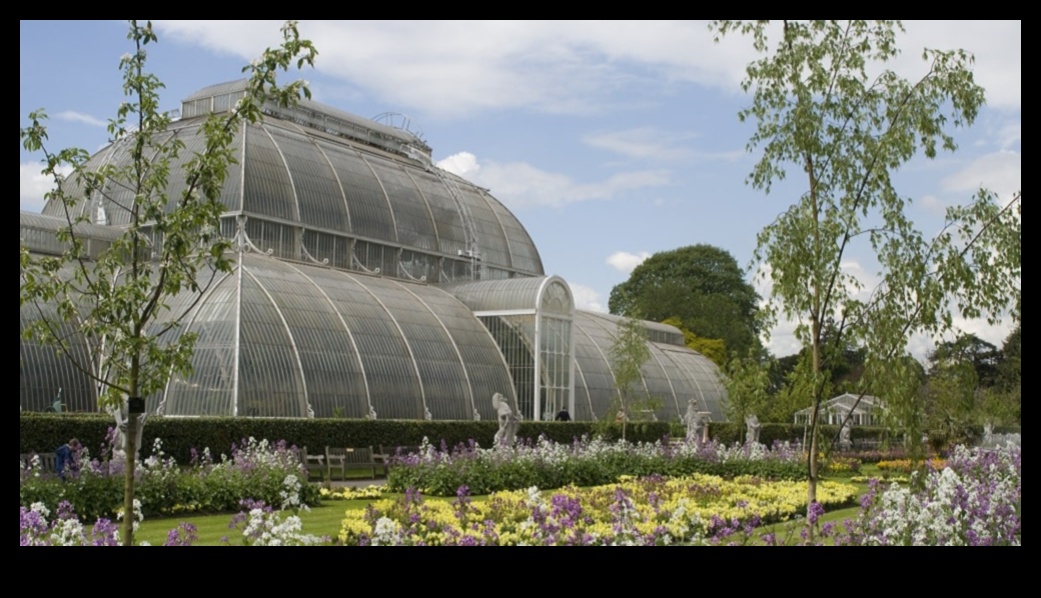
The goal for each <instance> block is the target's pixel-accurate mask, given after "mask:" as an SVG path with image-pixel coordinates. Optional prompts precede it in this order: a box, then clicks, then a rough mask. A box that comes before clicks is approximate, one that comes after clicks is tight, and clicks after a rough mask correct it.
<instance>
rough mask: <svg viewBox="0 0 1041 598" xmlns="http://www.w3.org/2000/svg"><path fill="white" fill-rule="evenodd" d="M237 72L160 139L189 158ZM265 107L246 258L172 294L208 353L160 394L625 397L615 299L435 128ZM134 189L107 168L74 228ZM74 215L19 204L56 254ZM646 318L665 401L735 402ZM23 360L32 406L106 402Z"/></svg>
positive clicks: (193, 406)
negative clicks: (578, 289)
mask: <svg viewBox="0 0 1041 598" xmlns="http://www.w3.org/2000/svg"><path fill="white" fill-rule="evenodd" d="M242 90H243V88H242V83H241V82H234V83H228V84H221V85H217V86H212V87H209V88H206V89H203V90H200V91H199V92H197V93H196V94H193V96H192V97H190V98H188V99H187V100H185V102H184V104H183V111H182V112H183V114H184V116H185V118H184V119H183V120H179V121H176V122H174V123H172V124H171V126H170V128H169V130H168V131H167V132H166V133H165V136H163V139H161V140H160V141H165V140H169V139H171V138H173V137H177V138H179V139H180V140H182V141H183V142H184V143H185V149H184V150H182V151H181V153H180V158H179V160H180V161H182V162H183V161H187V160H188V159H189V158H190V157H191V156H192V155H193V154H194V153H195V152H200V151H202V149H203V148H202V145H201V139H200V138H199V136H198V135H197V133H198V131H199V129H200V127H201V126H202V124H203V119H204V118H205V117H206V115H208V114H210V113H213V112H221V111H225V110H229V109H231V108H232V107H233V106H234V105H235V102H236V101H237V100H238V98H241V97H242ZM264 110H265V113H266V114H267V118H266V120H265V121H264V122H262V123H258V124H255V125H248V126H245V127H243V128H242V129H241V130H240V131H239V132H238V134H237V136H236V137H235V140H234V148H235V156H236V159H237V160H238V163H237V164H234V165H232V166H231V169H230V171H229V173H228V177H227V179H226V181H225V186H224V188H223V192H222V195H221V201H222V202H223V203H224V205H225V206H226V217H224V218H223V219H222V221H221V232H222V234H224V235H226V236H227V237H229V238H234V239H235V240H236V243H235V247H236V250H237V251H238V252H239V253H238V255H237V260H238V264H239V266H238V267H236V268H235V270H234V271H233V272H231V273H228V274H220V277H219V278H218V280H217V282H216V283H214V284H213V285H211V286H210V287H209V288H208V290H207V291H206V293H205V295H204V297H203V298H202V300H201V301H199V302H198V304H193V303H192V299H193V298H192V297H191V296H189V295H188V294H185V295H182V296H179V297H175V298H173V299H171V300H170V302H169V303H170V306H171V308H172V310H173V312H174V313H181V312H184V311H188V310H190V311H188V313H189V317H188V318H187V319H186V320H185V321H184V324H185V328H184V329H186V330H190V331H192V332H194V333H196V334H197V335H198V341H197V344H196V350H195V353H194V356H193V365H194V371H193V373H192V374H191V375H190V376H189V377H187V378H184V377H175V378H174V379H172V380H171V381H170V382H169V383H168V384H167V387H166V388H165V389H164V391H163V392H161V393H159V395H160V396H156V397H151V400H149V402H148V407H149V409H159V410H160V411H161V412H163V413H166V414H170V415H229V416H235V415H245V416H274V417H309V416H323V417H332V416H334V415H339V416H343V417H353V418H361V417H378V418H381V419H384V418H400V419H424V418H427V419H442V420H445V419H463V420H466V419H473V418H474V417H480V418H484V419H494V418H495V417H496V414H495V412H494V410H493V409H492V406H491V400H490V398H491V396H492V394H494V393H496V392H501V393H503V394H504V395H506V396H508V397H509V398H510V399H511V402H512V404H514V405H516V406H518V408H519V409H520V411H521V412H522V413H524V414H525V416H526V417H534V416H538V415H539V414H540V413H541V414H543V415H545V414H547V413H548V414H550V415H551V414H552V413H553V412H555V410H556V409H557V408H558V406H559V405H560V404H567V403H569V402H571V401H573V402H574V406H575V409H574V411H573V412H572V414H573V416H574V417H575V419H577V420H593V419H597V418H599V417H603V415H604V414H605V413H606V412H607V411H608V409H609V408H610V406H611V404H612V403H613V402H614V401H615V399H616V398H617V397H618V390H617V388H616V387H615V383H614V375H613V371H612V370H613V365H612V363H611V359H610V352H611V345H612V344H613V342H614V339H615V336H616V334H617V332H618V323H619V321H620V318H617V317H615V316H608V315H606V314H597V313H590V312H581V311H576V310H575V309H574V300H573V297H572V294H571V292H570V290H569V288H568V287H567V283H566V282H565V281H564V280H563V279H560V278H559V277H555V276H545V275H544V274H543V270H542V261H541V258H540V257H539V254H538V251H537V249H536V247H535V245H534V243H533V241H532V239H531V237H530V236H529V235H528V233H527V231H525V229H524V227H523V226H522V225H521V223H520V222H519V221H518V220H517V218H516V217H515V216H514V215H513V214H512V213H511V212H510V211H509V210H507V209H506V207H505V206H503V204H501V203H500V202H499V201H497V200H496V199H495V198H493V197H492V196H491V195H489V194H488V192H487V191H486V190H485V189H482V188H480V187H477V186H475V185H473V184H471V183H469V182H468V181H466V180H464V179H462V178H459V177H456V176H454V175H452V174H449V173H447V172H445V171H443V170H440V169H438V168H437V167H436V166H434V165H432V164H431V161H430V157H429V156H430V149H429V147H428V146H427V145H426V144H425V143H424V142H423V141H422V140H421V139H419V138H418V137H416V136H415V135H413V134H411V133H409V132H407V131H401V130H399V129H394V128H391V127H386V126H383V125H380V124H377V123H373V122H371V121H368V120H366V119H363V118H360V117H357V116H354V115H351V114H348V113H345V112H342V111H339V110H335V109H332V108H329V107H325V106H322V105H320V104H317V103H314V102H301V104H300V105H299V106H297V107H293V108H281V107H277V106H273V105H265V106H264ZM128 149H129V145H128V142H127V141H123V142H119V143H116V144H113V145H110V146H109V147H107V148H105V149H103V150H101V151H100V152H98V153H97V154H95V155H94V156H93V157H92V158H91V161H90V163H89V166H88V168H89V167H97V166H100V165H103V164H112V165H115V166H117V167H118V166H126V165H128V164H129V163H130V157H129V152H128ZM181 166H183V164H173V165H172V167H171V177H170V184H169V186H168V189H167V192H168V195H169V196H170V197H171V198H176V197H178V196H179V195H180V193H181V192H182V191H183V190H184V187H185V182H184V179H183V175H181V174H180V173H182V172H183V170H182V168H181ZM66 184H68V185H77V184H78V182H77V181H75V180H69V181H67V182H66ZM69 191H70V192H74V189H70V190H69ZM131 201H132V197H131V196H130V194H129V191H128V190H126V189H122V188H118V187H117V186H115V185H111V186H110V188H108V189H107V190H106V192H105V196H104V198H102V196H101V194H95V196H94V197H92V198H90V200H89V201H84V202H80V203H79V204H78V205H77V206H76V209H77V210H78V213H77V214H75V215H80V214H82V215H89V216H90V220H91V222H93V224H82V225H78V228H77V230H78V231H81V233H82V234H84V235H85V236H86V238H87V240H88V241H89V242H90V243H91V244H90V245H89V248H90V251H91V252H92V254H94V252H99V251H103V250H104V249H105V248H107V247H108V246H110V245H111V242H112V239H113V238H114V236H115V235H116V234H118V232H119V231H120V229H121V226H123V225H126V224H128V222H129V213H128V212H127V211H126V210H125V209H124V208H123V207H121V206H125V205H130V204H131ZM58 217H61V218H60V219H59V218H58ZM63 221H64V208H63V207H62V206H61V205H58V204H56V203H53V204H48V205H47V206H46V207H45V208H44V215H42V216H41V215H30V214H26V213H22V218H21V228H22V243H23V245H24V246H26V247H28V248H29V249H30V250H31V251H33V252H34V253H50V254H55V253H59V252H60V251H61V250H62V247H61V246H60V244H59V243H57V241H56V239H55V237H54V231H55V230H57V227H58V226H59V225H60V224H61V222H63ZM103 225H104V226H103ZM146 228H147V226H146ZM148 234H149V235H150V236H151V240H152V242H153V243H161V242H162V235H161V234H160V233H159V232H157V231H155V230H151V229H149V230H148ZM265 253H266V255H265ZM374 274H376V275H378V276H374ZM424 282H430V283H440V284H439V286H433V285H428V284H422V283H424ZM417 283H419V284H417ZM54 316H55V314H54V310H53V309H52V307H50V306H46V305H44V306H40V307H39V308H37V307H36V306H32V305H23V306H22V309H21V318H22V326H23V328H24V326H25V324H26V322H28V321H29V320H30V319H32V318H37V317H48V318H51V317H54ZM64 326H65V328H64V329H63V332H62V333H63V334H66V335H67V336H68V337H69V338H71V339H73V340H72V344H71V347H72V349H71V350H72V351H73V352H75V353H76V354H77V355H79V356H80V360H81V361H82V360H84V359H85V356H86V355H87V343H86V341H85V340H84V339H83V338H82V337H79V336H78V333H77V332H76V330H77V327H76V326H75V323H71V322H70V323H66V324H64ZM643 326H644V329H645V331H646V333H647V339H648V347H649V349H650V351H651V358H650V360H648V362H647V363H646V364H644V366H643V368H642V370H641V374H642V378H643V379H642V385H643V391H644V392H643V393H641V394H644V395H645V396H648V397H652V398H656V399H660V400H661V404H662V407H661V408H660V409H658V410H657V412H656V416H657V417H658V418H659V419H672V418H680V417H682V415H683V414H684V413H685V411H686V408H687V401H688V400H690V399H696V400H697V401H698V403H699V405H700V410H703V411H708V412H710V413H711V414H712V419H714V420H723V419H724V415H723V409H722V403H723V401H724V400H725V392H724V389H723V387H722V384H721V382H720V380H719V378H718V373H717V372H718V370H717V369H716V367H715V365H714V364H712V363H711V362H710V361H709V360H708V359H707V358H705V357H704V356H702V355H700V354H699V353H697V352H695V351H691V350H690V349H688V348H686V347H685V346H684V345H683V335H682V333H680V331H679V330H677V329H676V328H674V327H671V326H666V325H662V324H655V323H652V322H644V323H643ZM572 356H573V360H572ZM20 365H21V387H20V393H21V404H22V406H23V408H26V409H31V410H43V409H47V408H49V407H50V406H51V405H52V404H53V402H54V400H55V399H56V397H57V395H58V394H59V393H60V394H61V396H62V400H63V402H64V403H65V404H66V407H67V408H70V409H74V410H83V411H92V410H95V409H96V389H95V387H94V385H93V384H92V383H91V382H90V381H89V379H88V378H87V376H86V375H84V374H82V373H81V372H78V371H77V370H76V369H75V368H74V367H73V366H72V364H71V363H69V362H68V361H67V360H66V359H64V358H62V357H58V356H55V353H54V350H53V349H52V348H50V347H42V346H39V345H36V344H34V343H32V342H27V341H25V340H22V341H21V364H20Z"/></svg>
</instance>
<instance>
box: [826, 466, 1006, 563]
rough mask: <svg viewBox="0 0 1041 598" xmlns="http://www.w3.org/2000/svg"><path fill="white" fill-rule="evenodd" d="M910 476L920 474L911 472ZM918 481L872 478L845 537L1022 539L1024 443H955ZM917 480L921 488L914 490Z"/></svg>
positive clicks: (883, 542) (929, 541)
mask: <svg viewBox="0 0 1041 598" xmlns="http://www.w3.org/2000/svg"><path fill="white" fill-rule="evenodd" d="M912 475H913V476H920V475H921V474H919V473H915V474H912ZM920 481H921V482H923V483H921V484H916V483H915V482H916V480H915V479H912V481H911V484H909V485H908V486H901V485H896V484H892V485H888V486H885V485H883V484H880V483H879V482H877V481H874V482H872V484H871V491H870V492H869V493H868V494H866V495H864V496H863V497H862V498H861V505H862V511H861V514H860V516H859V517H858V519H857V520H856V521H855V522H849V524H847V529H848V531H849V533H848V538H846V541H848V542H849V543H853V544H867V545H878V546H892V545H907V546H910V545H914V546H922V545H928V546H936V545H955V546H959V545H969V546H990V545H1017V546H1018V545H1020V544H1022V540H1023V531H1022V510H1023V509H1022V506H1023V505H1022V497H1023V476H1022V449H1021V448H1020V447H1018V446H1007V447H1003V448H999V449H994V450H987V449H981V448H974V449H968V448H965V447H963V446H959V447H956V448H955V450H954V452H953V453H952V454H951V456H950V457H949V458H948V459H947V466H946V467H945V468H943V469H942V470H935V469H934V470H929V471H928V472H927V473H926V474H925V476H924V479H921V480H920ZM918 485H920V486H921V489H919V490H914V488H915V487H916V486H918Z"/></svg>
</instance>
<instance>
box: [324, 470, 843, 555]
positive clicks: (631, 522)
mask: <svg viewBox="0 0 1041 598" xmlns="http://www.w3.org/2000/svg"><path fill="white" fill-rule="evenodd" d="M818 497H819V499H820V500H821V501H822V502H823V503H825V504H827V505H831V506H842V505H846V504H853V502H854V501H855V499H856V487H855V486H851V485H849V484H837V483H832V482H823V483H821V484H820V485H819V486H818ZM805 500H806V483H805V482H792V481H773V482H770V481H764V480H762V479H760V478H756V477H750V476H745V477H739V478H736V479H734V480H729V481H728V480H724V479H723V478H721V477H718V476H712V475H705V474H694V475H691V476H684V477H678V478H669V479H666V478H663V477H661V476H649V477H644V478H640V479H628V480H625V481H624V482H622V483H619V484H609V485H604V486H597V487H592V488H577V487H574V486H569V487H566V488H562V489H560V490H557V491H555V492H552V493H544V492H541V491H539V490H538V489H537V488H534V487H532V488H529V489H527V490H514V491H504V492H496V493H494V494H492V495H491V496H489V497H488V500H487V501H483V502H474V501H471V500H470V498H469V489H468V488H467V487H465V486H463V487H461V488H460V489H459V490H458V492H457V496H456V499H455V500H454V501H452V502H447V501H438V500H424V499H423V497H422V496H421V495H420V494H419V493H418V492H415V491H411V490H410V491H408V492H407V493H406V495H405V497H404V498H400V499H397V500H389V499H385V500H382V501H378V502H376V503H373V504H372V505H370V507H369V508H368V509H367V510H365V511H348V512H347V514H346V518H345V519H344V521H343V526H342V529H341V532H340V541H341V542H343V543H344V544H348V545H358V544H360V545H386V544H395V545H399V544H411V545H449V544H450V545H517V544H521V545H558V544H569V545H572V544H573V545H618V544H632V545H662V544H672V543H676V542H683V543H703V542H713V541H719V539H720V538H725V537H726V536H728V535H729V534H730V533H732V532H733V531H734V530H736V529H744V528H746V527H747V528H748V529H753V528H754V527H755V526H756V525H758V524H759V523H760V522H764V521H766V522H774V521H783V520H786V519H788V518H790V517H792V516H793V515H795V514H796V513H798V512H800V511H802V510H805V505H806V502H805Z"/></svg>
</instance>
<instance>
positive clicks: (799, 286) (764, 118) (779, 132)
mask: <svg viewBox="0 0 1041 598" xmlns="http://www.w3.org/2000/svg"><path fill="white" fill-rule="evenodd" d="M710 29H711V30H713V31H714V32H715V33H716V34H717V40H718V39H719V37H722V36H729V35H735V34H736V35H744V36H748V37H749V38H751V41H752V44H753V47H754V48H755V50H756V51H757V52H758V53H759V54H760V56H759V57H757V58H756V59H755V60H753V61H752V62H750V63H749V64H748V66H747V68H746V77H745V79H744V81H743V84H742V85H743V87H744V89H745V90H746V91H748V92H750V94H751V96H752V99H751V103H750V105H749V107H748V108H746V109H744V110H742V111H741V112H740V113H739V114H738V117H739V119H741V120H750V121H753V122H754V123H755V131H754V132H753V133H752V136H751V138H750V139H749V142H748V145H747V147H748V150H749V151H755V152H756V153H757V154H758V156H759V158H758V160H757V162H756V164H755V166H754V167H753V169H752V171H751V173H750V174H749V176H748V183H749V184H751V185H752V186H753V187H754V188H756V189H762V190H764V191H765V192H767V193H769V192H770V190H771V188H772V187H773V185H774V184H775V183H776V182H778V181H781V180H784V179H785V177H786V176H787V174H788V173H789V172H790V171H794V172H797V173H798V174H799V175H800V181H797V182H796V184H797V185H798V187H799V189H800V191H799V192H798V194H797V195H795V196H791V197H789V198H788V199H787V200H786V202H785V203H786V204H787V205H788V208H787V209H785V210H784V211H783V212H782V213H781V214H780V215H779V216H778V217H777V219H776V220H775V221H774V222H772V223H771V224H769V225H767V226H766V227H765V228H764V229H763V230H762V231H761V232H760V234H759V237H758V243H757V248H756V253H755V258H756V260H757V261H758V262H759V263H760V264H761V265H763V266H765V267H764V268H762V269H761V272H762V273H763V275H764V277H766V276H768V277H769V280H770V282H771V285H772V286H771V297H770V299H771V302H770V305H769V310H768V311H769V312H770V313H771V314H772V315H779V316H783V317H785V318H787V319H790V320H793V321H796V322H798V323H799V325H798V326H797V328H796V335H797V337H798V338H799V339H800V340H801V341H802V342H803V344H804V346H806V347H808V348H809V349H810V353H809V357H810V359H809V364H808V367H807V368H805V371H804V372H803V375H802V377H803V382H805V383H808V386H809V388H808V392H809V394H810V397H811V398H812V404H813V405H814V406H815V409H814V411H813V415H812V416H811V424H810V426H811V430H812V431H811V434H810V443H811V444H810V447H809V450H808V451H807V454H808V458H807V461H808V464H807V465H808V469H809V478H810V483H809V490H808V493H807V504H812V503H813V502H814V501H815V500H816V481H817V479H818V446H819V445H818V427H817V426H818V422H819V419H818V415H819V408H820V405H821V403H822V402H823V401H824V400H825V399H826V398H827V396H826V393H827V391H828V388H829V386H830V382H831V381H830V377H829V376H828V372H829V365H828V363H827V362H828V360H830V359H833V358H834V357H835V356H836V355H838V354H840V352H839V351H837V350H835V349H834V345H835V344H837V343H841V342H843V340H845V341H849V342H853V343H854V344H856V345H857V346H863V347H865V348H866V356H865V372H864V377H863V380H862V384H863V388H864V389H865V390H869V391H870V392H871V394H874V395H876V396H880V397H882V398H883V399H884V400H885V401H886V403H887V405H888V406H889V408H890V413H891V414H892V415H893V417H894V421H899V423H900V424H901V425H902V426H904V427H905V429H906V428H909V434H908V437H909V439H910V440H911V441H912V443H916V442H917V441H918V438H919V432H920V428H919V426H920V423H921V421H922V417H921V408H922V405H921V402H920V393H919V390H920V388H919V386H920V384H919V381H918V380H916V377H915V372H914V371H913V369H912V368H910V367H908V365H909V362H908V360H907V339H908V338H909V337H910V336H912V335H914V334H918V333H924V334H931V335H934V336H935V335H940V334H943V333H945V332H948V331H949V330H951V329H952V327H953V322H954V319H955V317H964V318H978V317H987V318H989V319H990V320H991V321H994V320H996V319H997V318H998V317H1000V315H1001V314H1002V312H1003V311H1004V310H1006V309H1007V308H1008V307H1009V306H1010V304H1011V303H1012V301H1014V300H1015V296H1016V295H1017V294H1018V289H1019V286H1020V272H1021V246H1020V222H1021V213H1022V207H1021V206H1022V204H1021V199H1020V194H1018V193H1017V194H1016V195H1015V196H1014V197H1012V198H1010V200H1009V199H1006V200H1002V201H999V200H998V198H997V197H995V195H994V194H993V193H990V192H988V191H986V190H980V191H979V192H978V193H977V194H976V196H975V197H974V198H973V199H972V200H971V201H970V202H969V203H967V204H965V205H959V206H952V207H950V208H948V209H947V214H946V225H945V227H944V228H943V229H942V230H941V231H940V233H939V234H937V235H935V236H932V237H929V236H926V235H925V234H923V233H922V232H921V231H920V230H919V229H918V228H917V227H916V226H915V223H914V222H913V221H912V220H911V219H910V217H909V216H908V210H907V206H908V205H909V204H910V203H911V201H912V199H911V198H909V197H906V196H904V195H901V194H900V192H899V191H898V190H897V188H896V186H895V185H894V181H893V178H892V176H891V175H892V174H893V173H894V172H895V171H897V170H899V169H900V168H901V167H902V166H903V165H905V164H906V163H907V162H908V161H910V160H911V159H912V158H914V157H916V156H919V155H924V156H925V157H927V158H933V157H935V156H936V154H937V153H938V152H939V151H952V150H954V149H956V147H957V144H956V143H955V140H954V137H953V134H952V132H951V129H952V128H953V127H958V126H967V125H970V124H972V122H973V121H974V120H975V119H976V116H977V114H978V113H979V110H980V107H981V106H982V105H983V103H984V90H983V88H982V87H980V86H979V85H977V84H976V82H975V80H974V78H973V74H972V57H971V56H970V55H969V54H968V53H967V52H965V51H963V50H951V51H940V50H925V51H924V52H922V54H921V56H922V59H923V60H924V62H925V63H926V66H927V69H928V70H927V72H926V74H925V75H924V76H923V77H921V78H920V79H916V80H908V79H905V78H903V77H902V76H900V75H899V74H897V73H896V72H894V71H892V70H890V69H889V68H887V66H888V64H887V63H890V62H891V61H893V60H894V59H895V58H896V57H897V56H898V54H899V49H898V47H897V34H898V33H899V32H901V31H902V29H903V28H902V26H901V25H900V23H899V22H895V21H783V22H782V23H778V24H776V25H772V24H771V23H770V22H769V21H716V22H714V23H712V25H711V26H710ZM854 248H856V250H859V251H861V252H864V253H867V254H869V255H870V256H872V257H873V258H874V261H875V262H876V263H877V266H878V269H877V273H876V276H877V277H878V280H879V281H880V283H879V284H878V285H877V286H876V287H875V288H874V289H864V284H863V282H862V281H861V280H859V279H858V278H856V277H854V276H852V275H851V274H850V273H849V272H848V271H847V270H845V269H844V268H843V263H844V261H845V260H846V258H848V257H849V255H850V254H851V253H853V252H854ZM862 291H864V292H863V293H862ZM830 320H834V321H835V322H836V326H835V330H836V333H837V334H836V335H834V336H832V337H831V339H830V341H829V339H827V338H825V335H824V332H825V328H826V325H827V323H828V322H829V321H830ZM796 371H797V372H798V371H799V369H797V370H796ZM913 446H916V445H913ZM811 533H812V529H811Z"/></svg>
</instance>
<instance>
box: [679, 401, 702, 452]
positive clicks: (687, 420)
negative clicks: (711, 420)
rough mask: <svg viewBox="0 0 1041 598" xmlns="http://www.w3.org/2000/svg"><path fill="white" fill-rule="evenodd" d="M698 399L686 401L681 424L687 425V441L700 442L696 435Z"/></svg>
mask: <svg viewBox="0 0 1041 598" xmlns="http://www.w3.org/2000/svg"><path fill="white" fill-rule="evenodd" d="M699 419H700V417H699V416H698V400H697V399H693V398H692V399H690V400H688V401H687V412H686V413H684V414H683V424H684V425H686V426H687V442H700V441H701V439H700V438H699V437H698V420H699Z"/></svg>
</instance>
